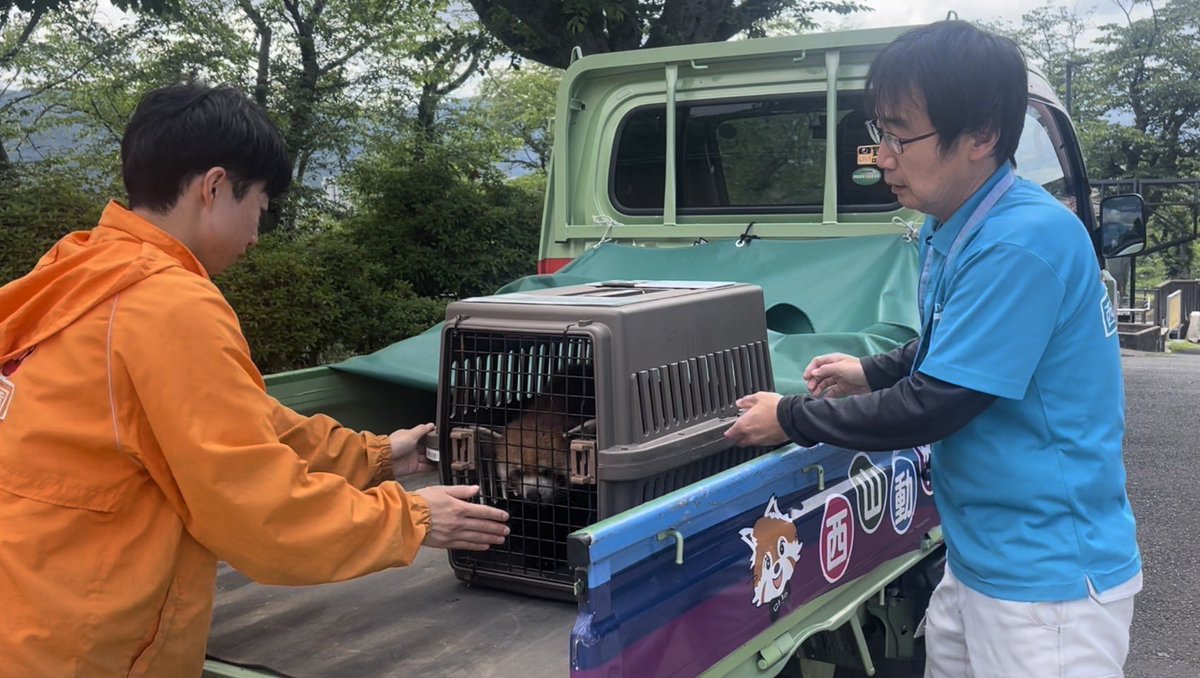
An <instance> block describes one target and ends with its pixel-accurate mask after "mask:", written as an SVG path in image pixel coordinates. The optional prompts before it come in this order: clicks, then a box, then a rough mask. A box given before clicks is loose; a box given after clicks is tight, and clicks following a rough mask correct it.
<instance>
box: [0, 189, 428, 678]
mask: <svg viewBox="0 0 1200 678" xmlns="http://www.w3.org/2000/svg"><path fill="white" fill-rule="evenodd" d="M30 349H33V352H32V353H30V352H29V351H30ZM23 356H24V359H23V360H21V361H20V362H19V364H18V363H17V362H16V361H17V360H19V359H20V358H22V357H23ZM5 365H7V367H5V371H8V372H11V374H10V375H9V376H8V380H9V381H10V382H11V384H12V386H13V389H12V394H11V398H10V400H9V407H8V411H7V416H6V417H5V418H4V419H3V420H0V673H3V674H4V675H14V676H17V675H19V676H55V677H58V676H89V677H90V676H118V675H119V676H124V675H130V676H143V675H147V676H186V675H192V676H195V675H199V674H200V672H201V667H202V665H203V661H204V647H205V640H206V638H207V635H208V628H209V623H210V621H211V617H212V602H213V587H214V578H215V576H216V561H217V559H218V558H220V559H222V560H225V561H227V562H229V563H230V564H231V565H233V566H234V567H236V568H237V569H239V570H241V571H242V572H244V573H245V574H247V575H248V576H250V577H252V578H253V579H255V580H257V581H260V582H263V583H270V584H316V583H321V582H331V581H338V580H343V579H349V578H351V577H357V576H359V575H363V574H367V573H370V572H374V571H377V570H381V569H384V568H388V567H393V566H397V565H405V564H408V563H410V562H411V561H412V559H413V557H414V556H415V555H416V552H417V549H418V548H419V546H420V544H421V542H422V540H423V539H424V537H425V530H426V528H427V527H428V523H429V508H428V506H427V505H426V504H425V502H424V501H423V500H422V499H421V498H419V497H417V496H416V495H412V494H408V493H406V492H405V491H404V490H403V488H401V487H400V486H399V485H397V484H396V483H395V482H391V481H390V478H391V477H392V469H391V458H390V451H389V448H388V443H387V438H386V437H382V436H373V435H370V434H358V433H354V432H352V431H348V430H346V429H343V428H341V427H340V426H339V425H338V424H337V422H335V421H333V420H332V419H329V418H328V417H322V416H318V417H312V418H307V417H302V416H300V415H299V414H296V413H295V412H293V411H291V410H289V409H288V408H286V407H284V406H283V405H281V404H280V403H279V402H278V401H276V400H274V399H273V398H271V397H270V396H268V395H267V393H266V391H265V389H264V386H263V381H262V378H261V376H260V375H259V373H258V371H257V370H256V369H255V367H254V365H253V363H251V361H250V353H249V349H248V347H247V345H246V341H245V339H244V338H243V336H242V333H241V329H240V328H239V326H238V321H237V318H236V316H235V315H234V313H233V310H232V309H231V308H230V307H229V304H228V303H226V301H225V299H224V297H222V296H221V293H220V292H219V291H218V290H217V288H216V287H215V286H213V284H212V283H211V282H210V281H209V279H208V275H207V273H206V272H205V271H204V269H203V267H202V266H201V265H200V263H199V262H198V261H197V260H196V258H195V257H194V256H192V254H191V252H189V251H188V250H187V248H185V247H184V246H183V245H182V244H181V243H180V242H178V241H177V240H175V239H173V238H172V237H170V236H169V235H168V234H166V233H165V232H163V231H161V230H159V229H158V228H156V227H155V226H154V225H152V224H150V223H148V222H146V221H144V220H142V219H141V218H139V217H137V216H136V215H134V214H133V213H132V212H129V211H128V210H126V209H124V208H123V207H121V206H120V205H118V204H116V203H112V204H110V205H109V206H108V207H107V208H106V209H105V211H104V214H103V216H102V217H101V218H100V224H99V226H97V227H96V228H95V229H93V230H91V231H88V232H79V233H73V234H71V235H69V236H67V237H65V238H63V239H62V240H61V241H60V242H59V243H58V244H57V245H56V246H55V247H54V249H52V250H50V252H49V253H47V254H46V255H45V256H44V257H43V258H42V260H41V261H40V262H38V265H37V267H36V268H35V269H34V270H33V272H31V273H30V274H29V275H27V276H25V277H24V278H21V279H19V280H16V281H14V282H12V283H10V284H8V285H6V286H4V287H3V288H0V367H3V366H5ZM14 367H15V370H14V369H13V368H14ZM2 385H3V384H0V386H2ZM385 479H387V482H381V481H384V480H385ZM372 485H375V487H372V488H371V489H369V490H366V491H365V492H364V491H360V490H359V489H356V488H366V487H370V486H372Z"/></svg>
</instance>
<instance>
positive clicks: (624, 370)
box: [437, 281, 774, 598]
mask: <svg viewBox="0 0 1200 678" xmlns="http://www.w3.org/2000/svg"><path fill="white" fill-rule="evenodd" d="M446 318H447V322H446V325H445V329H444V330H443V335H442V352H441V371H440V376H439V386H438V411H437V429H438V437H439V448H440V449H441V450H443V453H442V454H441V462H440V463H441V473H442V481H443V482H444V483H446V484H453V485H475V484H478V485H479V486H480V501H482V502H484V503H487V504H489V505H492V506H497V507H499V508H502V509H504V510H505V511H507V512H508V513H509V515H510V516H511V520H510V521H509V527H510V529H511V531H512V532H511V534H510V535H509V537H508V539H507V540H506V542H505V543H504V544H502V545H500V546H495V547H492V549H490V550H488V551H485V552H474V551H451V553H450V562H451V565H452V566H453V568H454V571H455V573H456V575H457V576H458V577H459V578H460V579H463V580H465V581H469V582H473V583H480V584H486V585H490V586H496V587H500V588H508V589H513V590H518V591H522V592H527V593H534V594H538V595H544V596H549V597H560V598H570V597H571V596H572V582H573V577H572V573H571V572H570V570H569V568H568V563H567V546H566V544H567V535H568V534H570V533H571V532H574V531H576V530H579V529H581V528H584V527H587V526H589V525H592V524H593V523H596V522H597V521H599V520H603V519H604V518H607V517H609V516H611V515H614V514H617V513H620V512H621V511H624V510H626V509H629V508H632V507H634V506H637V505H639V504H642V503H644V502H646V501H649V500H651V499H655V498H657V497H660V496H662V495H664V494H667V493H668V492H672V491H674V490H677V489H679V488H681V487H684V486H685V485H688V484H690V483H693V482H696V481H698V480H701V479H702V478H706V477H708V476H711V475H713V474H714V473H717V472H720V471H723V470H725V469H728V468H731V467H733V466H736V465H737V464H740V463H742V462H743V461H746V460H748V459H750V458H752V457H755V456H758V455H760V454H762V453H764V452H766V451H767V450H766V449H764V448H752V449H744V448H736V447H733V446H732V444H731V443H730V442H729V441H728V440H727V439H726V438H725V437H724V435H723V434H724V432H725V430H726V429H727V428H728V427H729V426H730V425H732V423H733V419H734V417H736V415H737V405H736V401H737V399H738V398H739V397H741V396H743V395H747V394H750V393H754V392H756V391H763V390H768V391H769V390H773V388H774V382H773V379H772V376H771V364H770V354H769V352H768V348H767V336H766V334H767V333H766V320H765V315H764V312H763V295H762V290H761V289H760V288H758V287H755V286H752V285H745V284H736V283H707V282H662V281H650V282H607V283H595V284H589V285H578V286H572V287H561V288H554V289H545V290H537V291H531V292H520V293H511V294H501V295H495V296H490V297H476V298H471V299H466V300H463V301H460V302H456V303H454V304H451V305H450V307H449V308H448V309H447V312H446Z"/></svg>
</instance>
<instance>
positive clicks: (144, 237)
mask: <svg viewBox="0 0 1200 678" xmlns="http://www.w3.org/2000/svg"><path fill="white" fill-rule="evenodd" d="M100 226H105V227H108V228H113V229H116V230H118V231H124V232H125V233H128V234H129V235H131V236H133V237H135V238H137V239H138V240H141V241H142V242H146V243H149V244H151V245H154V246H155V247H157V248H158V249H160V250H162V251H163V252H165V253H166V254H167V255H169V256H170V257H171V258H173V259H175V260H177V261H178V262H179V263H180V264H181V265H182V266H183V267H184V268H186V269H187V270H189V271H191V272H193V273H195V274H197V275H200V276H202V277H204V278H206V279H207V278H209V275H208V271H207V270H205V268H204V265H203V264H201V263H200V260H199V259H197V258H196V255H194V254H192V251H191V250H189V249H188V248H187V246H186V245H184V244H183V243H181V242H179V241H178V240H176V239H175V238H174V237H173V236H172V235H171V234H169V233H167V232H166V231H164V230H162V229H161V228H159V227H158V226H155V225H154V224H152V223H150V222H149V221H146V220H145V219H143V218H142V217H140V216H138V215H137V214H135V213H134V212H133V211H132V210H129V209H128V208H126V207H125V206H124V205H122V204H121V203H119V202H117V201H116V200H112V201H110V202H109V203H108V206H107V207H105V208H104V212H103V213H102V214H101V215H100Z"/></svg>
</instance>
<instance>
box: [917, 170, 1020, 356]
mask: <svg viewBox="0 0 1200 678" xmlns="http://www.w3.org/2000/svg"><path fill="white" fill-rule="evenodd" d="M1016 181H1017V180H1016V177H1015V176H1013V171H1012V168H1011V167H1006V168H1005V170H1004V176H1003V177H1001V178H1000V181H998V182H996V185H995V186H993V187H992V190H990V191H988V194H987V195H986V196H985V197H984V198H983V201H982V202H980V203H979V206H978V207H976V208H975V211H974V212H971V216H970V217H969V218H968V219H967V223H965V224H963V227H962V230H960V231H959V232H958V235H957V236H955V238H954V242H953V243H951V244H950V251H949V252H947V253H946V258H945V259H943V260H942V265H941V266H940V267H939V268H938V275H937V284H936V286H935V287H934V296H935V297H938V296H940V294H941V291H942V282H943V281H944V280H945V277H946V272H947V271H953V270H954V262H955V260H956V259H958V255H959V254H960V253H961V252H962V249H963V247H964V246H965V245H966V244H967V242H968V241H970V239H971V237H972V236H973V235H974V234H975V232H976V231H978V230H979V225H980V224H982V223H983V220H984V218H985V217H987V213H988V212H990V211H991V209H992V208H993V207H995V206H996V203H997V202H999V201H1000V198H1002V197H1004V194H1005V193H1007V192H1008V189H1010V188H1012V186H1013V184H1015V183H1016ZM932 265H933V252H932V248H930V250H927V251H926V252H925V266H924V267H923V268H922V269H921V282H920V285H919V286H918V289H917V308H918V309H919V310H920V313H921V336H920V338H919V339H918V340H917V355H916V358H915V359H914V360H913V365H912V370H911V372H910V374H915V373H916V371H917V366H919V365H920V364H921V361H922V360H924V358H925V353H926V351H928V349H929V341H930V340H931V339H932V336H931V335H932V334H933V328H934V325H935V324H936V323H937V321H938V320H940V319H941V318H940V316H941V315H942V309H941V302H940V301H939V300H938V299H937V298H935V299H933V302H934V305H933V308H932V309H929V310H930V312H929V313H926V310H927V309H926V308H925V295H926V293H927V292H928V290H929V280H930V273H931V269H932Z"/></svg>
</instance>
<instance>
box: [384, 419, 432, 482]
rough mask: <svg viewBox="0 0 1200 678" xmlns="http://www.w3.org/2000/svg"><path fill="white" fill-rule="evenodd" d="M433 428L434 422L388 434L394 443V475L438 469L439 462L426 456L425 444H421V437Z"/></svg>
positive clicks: (389, 440) (389, 439)
mask: <svg viewBox="0 0 1200 678" xmlns="http://www.w3.org/2000/svg"><path fill="white" fill-rule="evenodd" d="M433 429H434V425H433V424H421V425H420V426H414V427H412V428H402V429H399V430H396V431H393V432H392V434H391V435H389V436H388V442H390V443H391V444H392V475H394V476H395V477H397V478H399V477H400V476H407V475H411V474H413V473H425V472H428V471H436V470H437V464H434V463H433V462H431V461H429V460H428V459H426V458H425V446H424V445H422V444H421V438H422V437H424V436H425V434H426V433H429V432H430V431H432V430H433Z"/></svg>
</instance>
